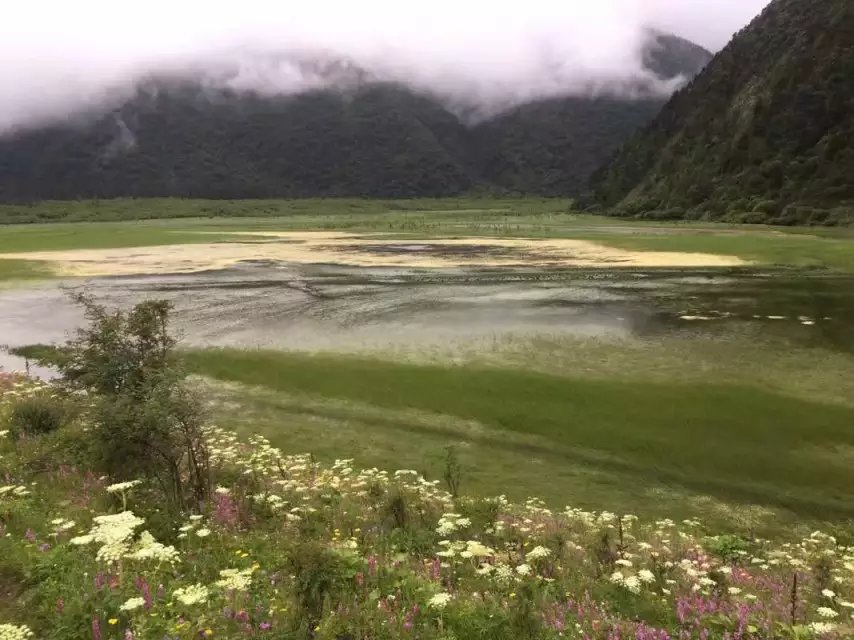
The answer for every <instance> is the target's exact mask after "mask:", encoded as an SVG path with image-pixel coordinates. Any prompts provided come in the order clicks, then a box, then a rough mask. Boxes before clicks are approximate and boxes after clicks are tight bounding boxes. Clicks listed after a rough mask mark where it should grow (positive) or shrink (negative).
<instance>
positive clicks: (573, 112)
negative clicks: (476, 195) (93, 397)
mask: <svg viewBox="0 0 854 640" xmlns="http://www.w3.org/2000/svg"><path fill="white" fill-rule="evenodd" d="M647 46H648V49H649V51H648V56H647V64H648V66H649V68H650V69H651V70H652V71H653V72H655V73H656V74H658V75H660V76H661V77H664V78H674V77H676V76H679V75H685V76H691V75H693V74H694V73H696V72H697V71H698V70H699V69H700V68H701V67H702V66H703V64H705V62H706V61H707V60H708V57H709V55H710V54H709V53H708V52H707V51H705V50H704V49H702V48H701V47H698V46H697V45H693V44H691V43H688V42H686V41H684V40H680V39H678V38H674V37H671V36H664V35H662V34H651V35H650V38H649V41H648V43H647ZM356 84H357V86H355V87H353V88H352V90H349V91H343V92H342V91H337V90H317V91H312V92H308V93H304V94H300V95H295V96H286V97H281V96H279V97H262V96H258V95H252V94H238V93H235V92H233V91H228V90H221V91H217V90H215V89H212V88H211V87H208V86H201V85H200V83H198V82H195V81H193V80H185V81H182V80H174V79H171V80H170V79H159V80H153V81H150V82H148V83H143V84H142V85H140V86H139V87H138V90H137V93H136V95H134V96H132V97H131V98H130V99H129V100H128V101H126V102H125V103H124V104H122V105H119V106H118V107H117V108H116V109H114V110H112V111H110V112H109V113H105V114H103V115H102V116H101V117H95V118H91V119H89V120H87V121H84V122H81V123H78V124H77V125H73V124H72V125H69V124H67V123H64V124H57V125H52V126H47V127H44V128H42V129H37V130H29V131H26V132H20V133H17V134H14V135H12V136H11V137H7V139H5V140H2V141H0V200H2V201H7V202H8V201H28V200H41V199H76V198H90V197H100V198H113V197H117V196H130V197H151V196H185V197H206V198H214V199H220V198H271V197H288V198H294V197H316V196H321V197H340V196H358V197H364V196H370V197H392V198H411V197H418V196H448V195H456V194H460V193H468V192H472V191H474V190H490V191H496V192H499V193H500V192H507V191H509V192H525V193H539V194H547V195H556V194H568V193H569V194H572V193H578V192H580V191H582V190H583V189H584V187H585V185H586V182H587V178H588V177H589V175H590V173H591V172H592V171H593V170H594V169H595V168H596V167H597V166H599V165H600V164H601V163H602V162H604V161H605V159H606V158H608V157H609V156H610V155H611V154H612V153H613V152H614V151H615V150H616V149H617V147H618V146H619V144H620V143H622V142H623V141H624V140H625V139H626V137H627V136H628V135H629V134H630V133H631V132H632V131H633V130H634V129H636V128H637V127H639V126H641V125H643V124H644V123H646V122H648V121H649V119H650V118H652V117H653V115H654V114H655V112H656V110H657V109H658V108H659V107H660V106H661V103H662V101H660V100H659V99H658V98H657V97H655V98H651V99H646V100H631V99H609V98H592V99H585V98H581V99H579V98H572V97H570V98H565V99H563V98H562V99H556V100H544V101H541V102H534V103H531V104H527V105H523V106H521V107H519V108H518V109H514V110H512V111H510V112H507V113H502V114H499V115H497V116H495V117H492V118H488V119H486V120H483V118H482V116H481V114H478V113H467V114H464V115H461V114H460V113H459V111H460V109H459V108H452V107H449V106H448V105H446V104H444V103H443V102H442V101H440V100H438V99H436V98H434V97H431V96H429V95H422V94H420V93H418V92H416V91H413V90H410V89H407V88H405V87H403V86H399V85H394V84H382V83H361V82H360V83H356Z"/></svg>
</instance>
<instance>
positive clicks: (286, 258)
mask: <svg viewBox="0 0 854 640" xmlns="http://www.w3.org/2000/svg"><path fill="white" fill-rule="evenodd" d="M234 235H235V236H251V237H252V238H251V239H248V238H247V241H245V242H243V241H235V242H218V243H210V244H179V245H165V246H156V247H137V248H133V249H82V250H76V251H35V252H29V253H16V254H6V255H3V254H0V259H2V258H15V259H18V260H43V261H47V262H51V263H53V264H55V265H56V267H57V269H58V270H59V272H60V273H61V274H62V275H69V276H105V275H138V274H165V273H193V272H198V271H205V270H209V269H223V268H227V267H230V266H233V265H235V264H237V263H240V262H249V261H251V262H259V261H262V262H273V263H297V264H342V265H349V266H357V267H375V266H379V267H383V266H388V267H423V268H448V267H500V266H514V265H526V266H537V265H540V266H544V267H600V268H609V267H636V268H643V267H672V268H682V267H733V266H740V265H744V264H746V263H745V262H744V261H743V260H741V259H740V258H736V257H734V256H721V255H713V254H704V253H684V252H672V251H630V250H625V249H617V248H613V247H608V246H606V245H603V244H599V243H596V242H591V241H588V240H569V239H551V240H539V239H527V238H449V239H430V240H425V241H417V240H413V241H401V240H399V239H395V240H391V239H384V238H383V236H381V235H376V236H364V235H354V234H347V233H340V232H322V231H316V232H315V231H311V232H307V231H303V232H239V233H235V234H234Z"/></svg>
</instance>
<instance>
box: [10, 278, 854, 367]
mask: <svg viewBox="0 0 854 640" xmlns="http://www.w3.org/2000/svg"><path fill="white" fill-rule="evenodd" d="M80 287H85V288H87V289H88V290H89V291H90V292H91V293H92V294H94V295H95V296H96V298H98V299H99V300H101V301H103V302H105V303H107V304H110V305H129V304H131V303H133V302H135V301H139V300H142V299H146V298H164V299H168V300H171V301H172V302H173V303H174V305H175V309H176V312H175V318H176V323H177V326H178V329H179V332H180V334H181V336H182V340H183V344H185V345H217V346H226V345H227V346H244V347H267V348H284V349H306V350H318V349H321V350H352V349H358V350H364V349H371V348H376V349H387V348H397V347H401V346H407V347H415V348H418V347H426V348H429V347H431V346H446V345H448V344H449V343H454V342H466V341H472V340H484V339H495V340H500V339H501V338H502V337H503V336H508V335H513V336H520V335H527V334H531V335H541V334H549V335H560V334H571V335H577V336H602V335H615V336H621V337H631V336H648V335H660V334H667V333H678V332H681V331H691V332H693V334H697V332H698V331H699V332H701V333H702V332H703V331H709V332H710V333H711V332H714V333H715V334H716V335H721V333H722V332H723V333H724V334H725V333H726V330H727V327H728V326H729V325H730V324H732V326H735V323H745V322H746V323H752V324H754V323H755V324H761V325H762V327H763V333H764V332H767V333H768V335H778V336H783V337H786V338H789V339H791V340H794V341H797V342H798V343H802V344H804V345H810V346H824V347H828V348H831V349H834V350H839V351H844V352H854V277H847V276H846V277H842V276H827V275H803V274H801V275H797V274H793V273H791V272H771V271H769V272H751V271H744V270H737V271H727V272H724V271H721V270H707V271H704V270H688V271H686V270H681V271H667V270H654V271H641V270H637V271H636V270H614V269H610V270H579V269H571V270H568V269H542V268H540V269H525V268H506V267H502V268H500V269H498V268H497V269H477V270H474V269H441V270H440V269H434V270H428V269H400V268H382V267H371V268H359V267H341V266H333V265H282V264H268V263H243V264H241V265H239V266H237V267H234V268H231V269H226V270H222V271H211V272H205V273H196V274H183V275H166V276H164V275H157V276H139V277H114V278H92V279H86V280H82V279H70V280H64V281H58V282H57V281H50V282H42V283H39V284H38V285H34V286H31V287H29V288H12V289H6V290H2V291H0V345H4V344H5V345H8V346H12V347H14V346H18V345H24V344H32V343H51V342H57V341H62V340H63V339H64V338H65V337H67V335H68V334H69V332H70V331H71V330H73V329H74V327H76V326H78V325H79V324H80V323H81V321H82V315H81V313H80V310H79V309H77V308H76V307H75V306H74V305H73V304H72V303H71V301H70V300H69V298H68V290H69V289H74V288H80ZM22 366H23V362H22V361H21V360H20V359H16V358H14V357H12V356H10V355H8V354H0V367H3V368H5V369H19V368H21V367H22Z"/></svg>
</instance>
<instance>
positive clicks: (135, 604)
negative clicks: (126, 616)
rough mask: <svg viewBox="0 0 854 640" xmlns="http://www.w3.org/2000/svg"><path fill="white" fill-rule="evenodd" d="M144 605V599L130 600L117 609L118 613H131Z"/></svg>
mask: <svg viewBox="0 0 854 640" xmlns="http://www.w3.org/2000/svg"><path fill="white" fill-rule="evenodd" d="M144 605H145V599H144V598H131V599H130V600H127V601H125V603H124V604H123V605H122V606H120V607H119V611H133V610H135V609H139V608H140V607H142V606H144Z"/></svg>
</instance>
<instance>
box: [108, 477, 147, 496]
mask: <svg viewBox="0 0 854 640" xmlns="http://www.w3.org/2000/svg"><path fill="white" fill-rule="evenodd" d="M140 484H142V480H129V481H128V482H117V483H116V484H111V485H110V486H108V487H107V488H106V492H107V493H124V492H125V491H127V490H128V489H133V488H134V487H136V486H137V485H140Z"/></svg>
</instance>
